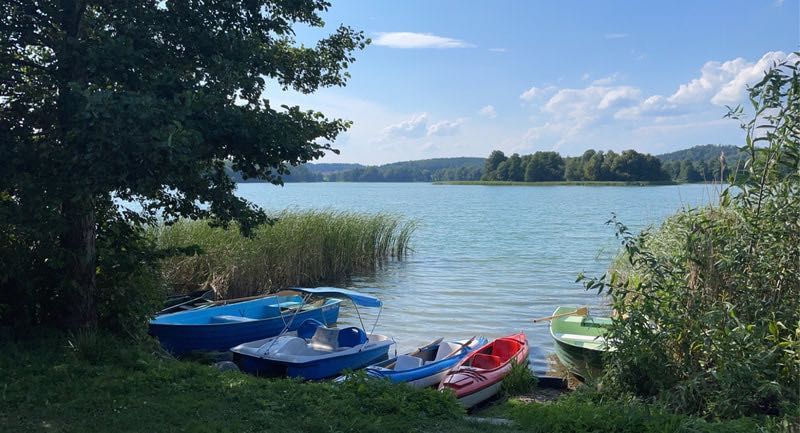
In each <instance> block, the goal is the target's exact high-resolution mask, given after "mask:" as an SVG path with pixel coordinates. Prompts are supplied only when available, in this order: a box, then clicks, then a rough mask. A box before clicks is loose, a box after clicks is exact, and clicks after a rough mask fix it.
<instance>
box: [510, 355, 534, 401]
mask: <svg viewBox="0 0 800 433" xmlns="http://www.w3.org/2000/svg"><path fill="white" fill-rule="evenodd" d="M536 382H537V380H536V376H535V375H534V374H533V371H532V370H531V369H530V368H529V367H528V363H521V364H520V363H517V362H516V361H511V372H510V373H508V376H506V377H505V378H503V384H502V387H501V391H502V393H503V394H504V395H506V396H509V397H513V396H517V395H525V394H530V393H531V391H533V389H534V388H536Z"/></svg>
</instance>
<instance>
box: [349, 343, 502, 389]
mask: <svg viewBox="0 0 800 433" xmlns="http://www.w3.org/2000/svg"><path fill="white" fill-rule="evenodd" d="M487 342H488V341H487V340H486V339H485V338H483V337H479V338H475V337H473V338H472V339H469V340H464V341H453V342H434V343H432V344H429V345H427V346H424V347H421V348H419V349H417V350H415V351H414V352H411V353H407V354H404V355H398V356H397V357H395V358H392V359H388V360H386V361H384V362H381V363H378V364H374V365H371V366H369V367H367V368H366V370H365V371H366V372H367V375H368V376H371V377H378V378H383V379H388V380H390V381H392V382H393V383H407V384H409V385H411V386H414V387H417V388H426V387H429V386H434V385H438V384H439V382H441V380H442V378H443V377H444V376H445V374H447V372H448V371H450V369H451V368H453V367H454V366H455V365H456V364H457V363H458V361H460V360H461V359H462V358H464V357H465V356H466V355H467V354H468V353H470V352H472V351H473V350H475V349H478V348H480V347H483V346H484V345H485V344H486V343H487Z"/></svg>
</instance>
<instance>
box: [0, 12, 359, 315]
mask: <svg viewBox="0 0 800 433" xmlns="http://www.w3.org/2000/svg"><path fill="white" fill-rule="evenodd" d="M329 6H330V5H329V3H328V2H327V1H325V0H260V1H259V0H248V1H233V0H208V1H200V0H194V1H193V0H185V1H171V0H167V1H163V0H4V1H3V2H1V3H0V173H2V176H0V231H1V232H2V234H3V235H4V239H3V241H4V242H6V243H5V244H4V246H3V248H5V251H4V252H6V253H8V252H9V251H20V252H23V253H24V254H31V257H33V256H35V254H34V253H32V252H31V251H35V250H37V249H39V250H42V251H43V249H44V248H45V246H48V248H49V249H47V252H46V253H44V252H42V253H40V254H39V255H38V256H36V257H37V260H40V261H42V262H47V261H48V260H49V263H50V264H49V266H50V268H49V269H52V270H53V272H60V273H61V275H63V276H64V278H63V280H61V281H60V282H59V283H58V284H57V286H58V287H57V288H55V289H53V293H51V294H50V295H48V296H51V297H58V298H59V303H60V304H62V305H64V306H66V307H68V308H67V310H66V312H65V313H64V314H63V316H62V319H61V321H62V324H64V325H66V326H70V327H77V326H87V325H88V326H91V325H92V324H94V322H95V321H96V317H97V314H96V305H95V301H94V300H95V287H96V275H97V272H98V270H97V262H96V257H97V252H96V246H95V244H96V242H97V233H98V230H101V232H102V230H103V227H102V224H103V221H104V219H105V218H106V217H105V216H104V217H103V218H100V216H101V215H107V213H108V212H109V210H111V211H113V212H114V213H115V214H116V215H117V217H122V218H123V219H124V220H125V222H127V223H129V224H130V223H133V224H141V223H144V222H148V221H153V220H154V219H155V218H156V217H157V215H160V217H163V218H164V219H165V220H166V221H168V222H169V221H172V220H175V219H176V218H179V217H190V218H206V217H211V218H214V219H216V220H217V221H219V222H220V223H223V224H225V223H227V222H230V221H237V222H238V223H239V225H240V227H241V228H242V229H243V230H245V231H247V230H248V229H249V228H251V227H253V226H254V225H256V224H259V223H263V222H265V221H267V217H266V215H265V214H264V213H263V211H262V210H261V209H259V208H257V207H255V206H253V205H252V204H251V203H248V202H247V201H245V200H243V199H241V198H239V197H237V196H235V195H234V194H233V192H234V188H235V184H234V183H233V182H232V181H231V179H230V178H229V177H228V176H227V175H226V174H225V163H226V161H229V163H230V164H232V167H233V169H235V170H237V171H239V172H241V173H242V174H243V176H244V177H245V178H253V177H258V178H262V179H266V180H268V181H271V182H273V183H280V182H281V176H282V175H284V174H287V173H288V167H290V166H294V165H297V164H300V163H304V162H306V161H309V160H313V159H315V158H318V157H320V156H321V155H323V154H324V153H325V152H326V151H331V150H333V149H332V148H331V143H332V141H333V140H334V139H335V138H336V136H337V134H338V133H340V132H341V131H343V130H345V129H346V128H347V126H348V123H347V122H345V121H342V120H338V119H328V118H326V117H325V116H324V115H323V114H321V113H318V112H315V111H304V110H302V109H300V108H299V107H288V106H281V107H274V106H272V105H271V104H270V103H269V101H268V100H267V99H265V92H266V91H267V90H272V91H278V90H287V89H293V90H295V91H299V92H303V93H310V92H314V91H315V90H317V89H318V88H320V87H325V86H339V85H343V84H344V83H345V81H346V80H347V78H348V74H347V72H346V69H347V67H348V65H349V64H350V63H351V62H353V60H354V58H353V53H354V51H356V50H358V49H362V48H364V46H365V45H366V43H368V41H367V40H366V38H365V36H364V35H363V33H361V32H358V31H355V30H353V29H351V28H350V27H346V26H340V27H338V28H337V29H336V30H334V31H333V33H332V34H331V35H330V36H328V37H326V38H324V39H321V40H320V41H319V42H317V43H316V45H315V46H305V45H301V44H298V43H297V42H296V41H295V38H294V30H293V27H295V26H296V25H298V24H301V25H307V26H312V27H321V26H323V25H324V23H323V21H322V19H321V17H320V13H321V12H323V11H325V10H326V9H327V8H328V7H329ZM114 198H117V199H121V200H125V201H129V202H131V201H133V202H139V203H141V206H142V209H143V210H142V211H141V212H139V213H138V214H134V213H131V212H125V213H120V212H122V211H119V212H118V210H117V209H116V206H115V204H114V203H115V202H114V200H113V199H114ZM107 232H108V236H114V233H113V232H114V231H113V230H110V231H107ZM15 242H16V244H15V245H16V246H15V247H14V248H16V250H15V249H14V248H12V247H9V245H12V244H14V243H15ZM117 247H118V248H124V247H125V246H124V245H117ZM47 255H49V256H48V257H43V256H47ZM0 262H2V261H0ZM0 271H3V272H5V273H6V275H0V285H3V284H6V287H5V288H4V289H3V290H4V291H7V290H6V289H8V287H10V286H9V285H10V284H12V283H9V281H12V280H13V278H12V276H10V275H8V274H7V273H8V272H10V271H9V268H8V267H4V266H2V263H0ZM17 281H19V279H17Z"/></svg>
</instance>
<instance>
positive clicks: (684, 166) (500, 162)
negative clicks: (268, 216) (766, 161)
mask: <svg viewBox="0 0 800 433" xmlns="http://www.w3.org/2000/svg"><path fill="white" fill-rule="evenodd" d="M739 157H740V152H739V148H738V147H736V146H730V145H714V144H706V145H700V146H694V147H691V148H689V149H683V150H679V151H675V152H671V153H666V154H662V155H656V156H653V155H650V154H646V153H640V152H637V151H635V150H632V149H631V150H625V151H623V152H621V153H616V152H614V151H597V150H594V149H589V150H587V151H585V152H584V153H583V155H581V156H575V157H570V156H566V157H565V156H561V155H560V154H559V153H557V152H552V151H540V152H535V153H532V154H529V155H519V154H517V153H514V154H512V155H510V156H507V155H506V154H505V153H503V152H502V151H499V150H495V151H493V152H492V153H491V154H490V155H489V156H488V158H485V159H484V158H477V157H457V158H433V159H422V160H416V161H403V162H394V163H390V164H384V165H379V166H365V165H361V164H347V163H320V164H302V165H298V166H296V167H291V168H290V174H288V175H284V176H282V180H283V181H284V182H454V181H465V182H476V181H484V182H647V183H693V182H709V181H713V180H715V179H717V180H718V179H720V178H721V174H722V173H721V170H722V167H723V166H724V167H725V170H731V169H734V170H735V169H736V167H737V166H738V165H739V164H738V163H739ZM720 158H723V159H720ZM227 171H228V175H229V176H231V177H232V178H233V179H234V180H235V181H237V182H260V180H258V179H245V178H244V177H243V176H242V175H241V174H240V173H237V172H235V171H234V170H233V169H232V168H231V167H230V166H228V167H227Z"/></svg>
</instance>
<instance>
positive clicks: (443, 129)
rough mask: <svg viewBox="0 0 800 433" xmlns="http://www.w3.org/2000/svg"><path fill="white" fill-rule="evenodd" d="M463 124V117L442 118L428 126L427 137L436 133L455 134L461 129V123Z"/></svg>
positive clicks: (441, 134)
mask: <svg viewBox="0 0 800 433" xmlns="http://www.w3.org/2000/svg"><path fill="white" fill-rule="evenodd" d="M463 124H464V119H456V120H452V121H449V120H443V121H441V122H437V123H434V124H432V125H431V126H429V127H428V134H427V135H428V137H431V136H434V135H437V136H445V135H456V134H457V133H458V132H459V131H460V130H461V125H463Z"/></svg>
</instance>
